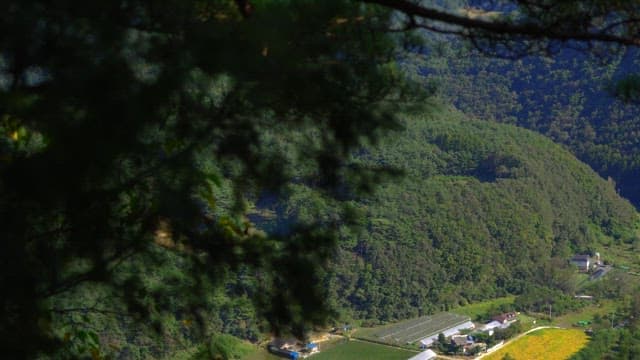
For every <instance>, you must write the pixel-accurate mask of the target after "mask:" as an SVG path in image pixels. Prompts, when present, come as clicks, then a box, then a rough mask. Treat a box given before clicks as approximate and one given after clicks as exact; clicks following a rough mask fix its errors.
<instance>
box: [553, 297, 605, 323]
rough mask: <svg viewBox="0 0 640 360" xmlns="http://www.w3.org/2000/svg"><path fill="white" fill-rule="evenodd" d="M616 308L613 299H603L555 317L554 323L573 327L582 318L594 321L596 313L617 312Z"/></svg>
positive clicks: (601, 314)
mask: <svg viewBox="0 0 640 360" xmlns="http://www.w3.org/2000/svg"><path fill="white" fill-rule="evenodd" d="M615 310H616V304H615V303H614V302H613V301H611V300H603V301H601V302H600V303H599V304H592V305H588V306H585V307H584V308H582V309H580V311H577V312H573V313H569V314H566V315H563V316H559V317H557V318H555V319H553V324H554V325H557V326H562V327H571V326H573V325H575V324H576V323H577V322H578V321H581V320H587V321H593V318H594V316H595V315H596V314H597V315H600V316H604V315H606V314H610V313H613V312H615Z"/></svg>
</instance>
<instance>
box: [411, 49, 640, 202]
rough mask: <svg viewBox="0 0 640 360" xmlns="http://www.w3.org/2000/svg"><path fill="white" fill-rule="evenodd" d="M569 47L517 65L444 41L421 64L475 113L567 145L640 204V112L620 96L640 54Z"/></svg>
mask: <svg viewBox="0 0 640 360" xmlns="http://www.w3.org/2000/svg"><path fill="white" fill-rule="evenodd" d="M600 55H601V56H600V57H597V56H593V55H588V54H586V53H585V52H581V51H575V50H571V49H566V48H565V49H563V50H562V51H559V53H558V54H555V55H554V56H553V57H543V56H528V57H524V58H521V59H518V60H504V59H497V58H489V57H485V56H482V55H481V54H478V53H477V52H476V53H475V55H474V53H473V52H471V53H469V50H468V49H465V46H464V45H463V43H462V42H461V41H450V42H448V43H446V44H445V43H442V42H441V41H438V42H437V45H435V46H433V47H431V48H430V50H428V51H426V52H425V53H424V54H423V55H421V56H420V57H419V58H420V59H419V60H418V66H419V67H420V71H421V72H422V74H423V75H424V76H425V78H426V80H427V81H429V82H430V83H431V84H432V85H434V84H435V87H437V88H438V89H439V94H440V95H441V96H442V97H444V98H445V99H447V101H450V102H452V103H453V104H454V105H455V106H456V107H458V108H459V109H461V110H462V111H464V112H465V113H466V114H468V115H469V116H472V117H474V118H478V119H483V120H493V121H498V122H503V123H510V124H517V125H519V126H522V127H525V128H528V129H532V130H535V131H537V132H540V133H541V134H543V135H545V136H547V137H549V138H551V139H553V140H554V141H555V142H557V143H560V144H564V145H566V146H567V147H568V148H569V149H571V151H572V152H573V153H574V154H575V155H576V156H577V157H578V158H579V159H580V160H582V161H584V162H586V163H587V164H589V165H591V166H592V167H593V168H594V169H595V170H596V171H597V172H598V173H599V174H600V175H601V176H602V177H604V178H607V177H611V178H612V179H614V181H615V182H616V188H617V189H618V190H619V191H620V193H621V194H622V196H624V197H626V198H627V199H629V200H630V201H631V202H632V203H634V204H635V205H636V207H637V206H639V205H640V183H638V181H637V179H638V178H639V177H640V155H639V154H640V142H639V140H638V139H639V137H638V134H640V115H639V114H640V111H639V110H640V108H639V107H638V104H637V103H625V102H623V101H621V100H620V99H619V98H617V97H616V96H614V95H615V93H616V87H617V86H618V84H617V81H619V80H621V79H623V78H624V77H625V76H628V75H629V74H632V73H634V71H635V69H637V68H638V65H639V62H640V59H639V58H638V51H637V50H636V49H629V50H627V51H624V52H619V53H615V54H600Z"/></svg>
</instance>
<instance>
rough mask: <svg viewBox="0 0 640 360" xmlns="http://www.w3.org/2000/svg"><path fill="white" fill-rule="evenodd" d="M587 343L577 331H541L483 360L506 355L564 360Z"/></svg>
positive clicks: (583, 336) (515, 357)
mask: <svg viewBox="0 0 640 360" xmlns="http://www.w3.org/2000/svg"><path fill="white" fill-rule="evenodd" d="M588 341H589V339H588V338H587V335H585V333H584V331H582V330H579V329H543V330H539V331H535V332H533V333H531V334H528V335H525V336H523V337H521V338H520V339H518V340H516V341H514V342H512V343H510V344H509V345H507V346H505V347H503V348H502V349H500V350H498V351H496V352H494V353H492V354H490V355H488V356H486V357H485V358H483V360H500V359H502V358H503V357H504V356H505V355H506V354H510V355H511V356H512V357H513V358H514V359H516V360H525V359H526V360H529V359H545V360H566V359H568V358H569V357H570V356H571V355H573V354H575V353H576V352H578V351H579V350H580V349H582V348H583V347H584V346H585V345H586V344H587V342H588Z"/></svg>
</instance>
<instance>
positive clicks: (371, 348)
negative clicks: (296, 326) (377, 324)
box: [308, 340, 417, 360]
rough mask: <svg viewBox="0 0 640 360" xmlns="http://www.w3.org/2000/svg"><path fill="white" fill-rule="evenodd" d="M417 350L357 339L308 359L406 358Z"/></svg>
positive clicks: (396, 359) (385, 359)
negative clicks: (412, 350)
mask: <svg viewBox="0 0 640 360" xmlns="http://www.w3.org/2000/svg"><path fill="white" fill-rule="evenodd" d="M416 354H417V352H411V351H408V350H403V349H398V348H392V347H390V346H384V345H377V344H373V343H367V342H363V341H358V340H351V341H347V342H345V343H343V344H339V345H336V346H334V347H332V348H330V349H328V350H326V351H324V350H321V351H320V352H319V353H318V354H316V355H312V356H311V357H309V358H308V359H309V360H355V359H367V360H387V359H388V360H406V359H408V358H410V357H412V356H414V355H416Z"/></svg>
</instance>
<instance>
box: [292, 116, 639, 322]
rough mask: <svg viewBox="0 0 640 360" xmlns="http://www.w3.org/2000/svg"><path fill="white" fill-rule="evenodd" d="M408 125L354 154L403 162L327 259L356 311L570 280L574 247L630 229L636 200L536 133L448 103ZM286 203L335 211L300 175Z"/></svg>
mask: <svg viewBox="0 0 640 360" xmlns="http://www.w3.org/2000/svg"><path fill="white" fill-rule="evenodd" d="M404 125H405V129H404V130H403V131H401V132H398V133H395V134H393V135H391V136H389V137H387V138H386V139H384V140H383V141H382V142H381V143H380V144H379V145H378V146H377V147H375V148H370V149H368V150H366V151H362V155H359V156H358V157H357V158H356V159H355V162H357V163H359V165H369V166H381V165H385V166H386V165H392V166H396V167H400V168H401V169H403V170H404V171H405V176H404V177H403V178H401V179H394V180H392V181H386V182H384V183H383V184H382V185H381V186H380V187H379V188H378V189H377V191H376V193H375V195H374V196H373V197H372V198H370V199H365V200H361V201H356V202H354V204H353V206H354V207H355V208H356V209H357V211H358V212H360V213H361V214H364V220H363V222H362V224H361V225H362V227H361V231H360V232H359V233H358V234H355V235H343V237H342V240H341V242H340V245H339V250H338V254H337V256H336V258H335V260H334V261H333V262H332V264H331V265H330V266H329V267H330V269H331V270H329V271H330V275H328V276H327V280H326V281H327V283H328V284H329V289H330V291H331V293H332V294H331V297H332V298H333V299H335V305H336V306H337V307H338V308H341V309H349V310H348V312H349V313H350V314H352V315H353V316H354V317H356V318H362V319H375V320H377V321H382V322H384V321H390V320H394V319H401V318H407V317H411V316H416V315H420V314H424V313H429V312H434V311H438V310H442V309H448V308H450V307H455V306H458V305H460V304H464V303H466V302H473V301H479V300H482V299H487V298H492V297H496V296H500V295H504V294H505V293H516V294H517V293H522V292H523V291H525V290H526V288H527V287H528V286H531V285H532V284H537V285H540V286H548V287H552V288H562V289H564V290H571V286H572V285H571V284H570V283H567V279H566V275H565V276H564V277H563V276H561V275H560V274H561V273H562V272H563V271H564V273H565V274H566V273H567V272H569V271H571V269H570V268H569V266H568V263H567V259H568V258H569V257H570V256H571V255H572V254H573V253H574V252H585V251H587V252H594V251H598V250H599V249H601V248H602V246H604V245H609V244H615V243H619V242H630V241H633V240H634V239H635V238H636V237H637V233H636V230H635V228H636V222H637V220H638V216H637V213H636V211H635V209H634V207H633V206H632V205H631V204H630V203H629V202H628V201H626V200H624V199H622V198H620V197H619V196H618V194H616V191H615V189H614V187H613V185H612V184H611V183H610V182H607V181H605V180H604V179H602V178H600V177H599V176H598V175H597V174H596V173H595V172H594V171H593V170H592V169H591V168H590V167H589V166H587V165H585V164H583V163H581V162H579V161H578V160H577V159H575V157H574V156H573V155H572V154H571V153H569V152H568V151H567V150H565V149H563V148H562V147H561V146H560V145H557V144H555V143H553V142H552V141H551V140H548V139H546V138H544V137H543V136H541V135H538V134H536V133H534V132H532V131H529V130H525V129H522V128H518V127H515V126H511V125H504V124H497V123H488V122H483V121H475V120H468V119H466V118H464V116H463V115H461V114H460V113H459V112H456V111H454V110H452V109H444V110H443V111H442V112H439V113H437V114H436V113H434V114H431V115H425V116H407V118H406V120H405V124H404ZM286 206H287V210H286V211H287V212H288V213H295V214H297V215H298V216H300V217H301V218H302V220H305V217H308V219H307V220H308V221H311V220H312V219H313V218H317V217H318V216H327V215H326V214H329V213H330V212H331V210H330V209H331V206H330V205H328V204H327V203H324V202H322V201H321V200H319V199H318V197H317V195H316V194H312V193H310V191H309V190H308V189H306V188H305V187H304V186H302V185H298V186H297V189H296V194H295V195H293V196H292V198H291V200H290V201H289V203H288V204H287V205H286ZM310 209H313V210H310ZM323 211H324V212H325V215H321V214H320V213H322V212H323ZM319 214H320V215H319Z"/></svg>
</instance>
